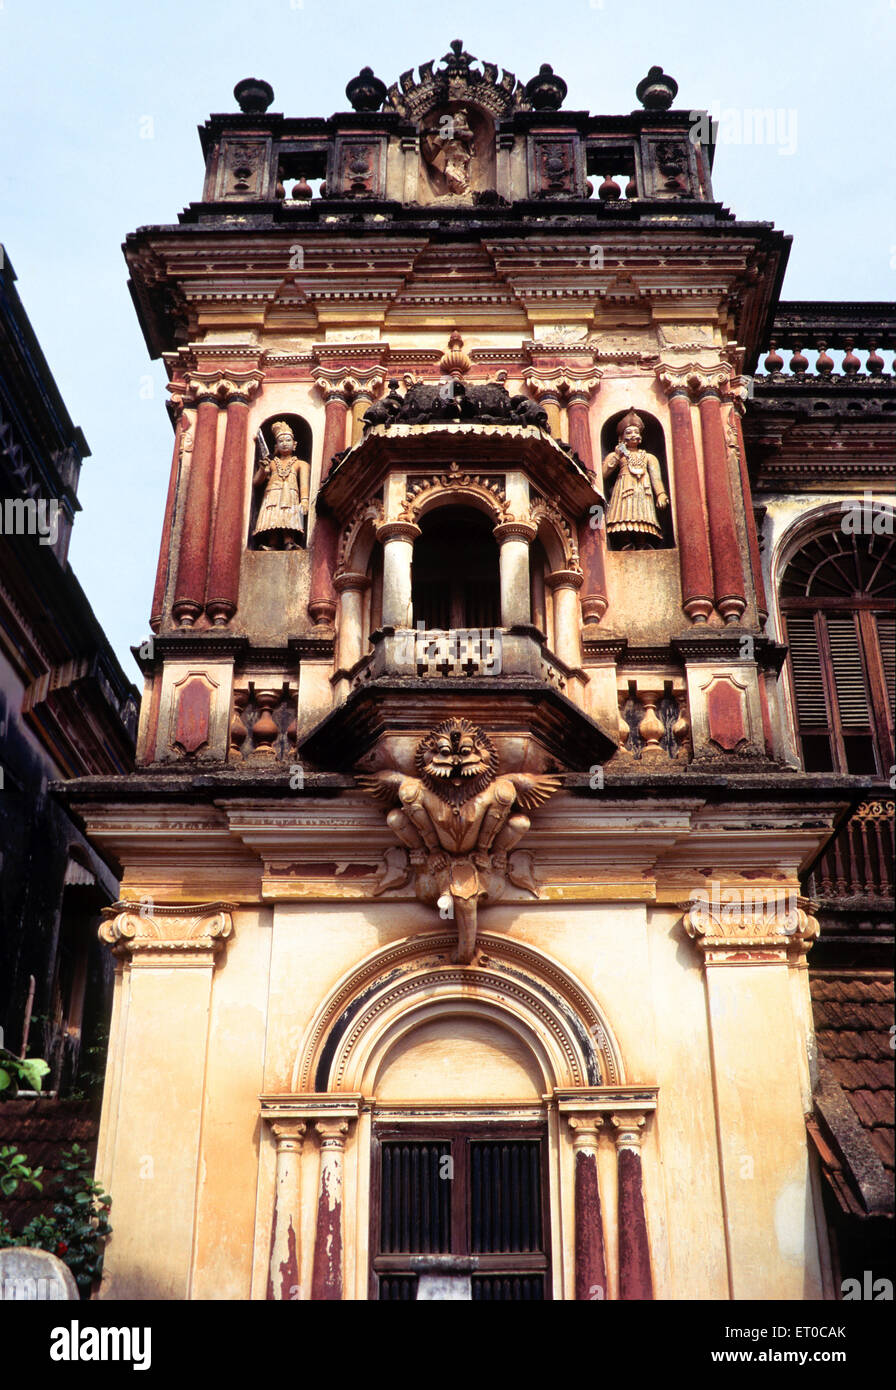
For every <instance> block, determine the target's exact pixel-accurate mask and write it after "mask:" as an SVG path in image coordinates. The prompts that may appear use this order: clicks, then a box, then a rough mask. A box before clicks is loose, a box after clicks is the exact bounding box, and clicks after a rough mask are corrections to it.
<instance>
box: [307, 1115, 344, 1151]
mask: <svg viewBox="0 0 896 1390" xmlns="http://www.w3.org/2000/svg"><path fill="white" fill-rule="evenodd" d="M348 1125H349V1122H348V1120H315V1121H314V1128H315V1129H316V1130H317V1133H318V1135H319V1136H320V1146H321V1148H322V1149H336V1150H338V1151H339V1152H340V1153H341V1152H342V1150H343V1149H344V1148H345V1141H346V1139H347V1138H348Z"/></svg>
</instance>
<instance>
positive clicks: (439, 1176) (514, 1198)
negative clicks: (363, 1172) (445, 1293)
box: [371, 1126, 550, 1302]
mask: <svg viewBox="0 0 896 1390" xmlns="http://www.w3.org/2000/svg"><path fill="white" fill-rule="evenodd" d="M487 1134H488V1137H487V1138H486V1137H484V1135H483V1130H482V1128H481V1127H479V1128H478V1129H473V1128H472V1127H471V1128H464V1129H461V1128H458V1127H453V1126H446V1127H445V1128H444V1130H443V1131H440V1133H439V1134H438V1135H436V1134H427V1135H425V1136H422V1135H420V1133H419V1131H418V1130H415V1132H414V1134H413V1137H411V1136H410V1135H409V1134H408V1132H407V1131H406V1130H405V1131H403V1132H402V1131H398V1130H391V1129H382V1128H381V1129H378V1130H377V1132H376V1133H375V1135H374V1146H373V1192H372V1201H371V1225H372V1230H371V1236H372V1240H371V1249H372V1250H373V1252H374V1255H373V1260H372V1269H371V1298H375V1299H379V1300H380V1301H384V1300H388V1301H400V1302H409V1301H411V1300H413V1299H415V1298H416V1296H417V1279H416V1275H415V1274H414V1273H413V1266H412V1264H411V1259H412V1257H413V1256H414V1255H429V1254H451V1255H474V1256H476V1258H477V1260H478V1268H477V1270H476V1272H475V1273H474V1274H473V1276H472V1284H473V1288H472V1294H473V1299H474V1300H477V1301H492V1302H531V1301H534V1300H543V1299H546V1298H549V1297H550V1290H549V1272H550V1265H549V1260H548V1255H547V1248H546V1238H545V1230H546V1220H545V1213H546V1205H547V1203H546V1175H545V1162H544V1146H545V1137H544V1134H543V1132H542V1130H541V1129H540V1128H533V1127H531V1126H528V1127H521V1126H516V1127H514V1128H508V1129H504V1128H501V1129H496V1128H495V1127H494V1126H489V1127H488V1130H487Z"/></svg>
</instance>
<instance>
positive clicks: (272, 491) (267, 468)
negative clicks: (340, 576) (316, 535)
mask: <svg viewBox="0 0 896 1390" xmlns="http://www.w3.org/2000/svg"><path fill="white" fill-rule="evenodd" d="M271 434H272V435H273V437H274V453H273V456H271V455H270V454H269V452H268V448H267V444H266V443H265V439H264V435H263V434H262V432H261V430H259V431H258V434H257V436H256V440H255V444H256V456H257V460H258V462H257V465H256V468H255V476H254V478H253V479H252V482H253V484H254V486H255V487H260V486H261V485H262V484H264V497H263V498H262V501H261V507H260V508H259V512H258V521H257V523H256V526H255V531H254V532H253V535H254V537H255V544H256V546H257V548H258V549H259V550H295V549H296V548H297V546H298V545H299V544H300V542H301V539H302V537H303V536H304V534H305V518H306V516H307V515H308V491H309V487H310V482H311V465H310V464H309V463H308V461H307V460H306V459H300V458H297V457H296V440H295V435H294V434H293V432H292V430H291V429H290V427H289V425H288V424H287V423H286V421H285V420H277V421H275V423H274V424H273V425H272V426H271Z"/></svg>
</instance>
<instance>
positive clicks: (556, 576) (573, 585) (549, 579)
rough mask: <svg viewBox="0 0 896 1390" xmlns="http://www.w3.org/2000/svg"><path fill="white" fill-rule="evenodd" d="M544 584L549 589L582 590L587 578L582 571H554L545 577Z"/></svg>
mask: <svg viewBox="0 0 896 1390" xmlns="http://www.w3.org/2000/svg"><path fill="white" fill-rule="evenodd" d="M544 582H545V584H547V586H548V588H549V589H581V587H582V585H583V584H584V582H585V576H584V575H583V573H582V571H581V570H573V569H568V570H554V572H553V574H547V575H545V580H544Z"/></svg>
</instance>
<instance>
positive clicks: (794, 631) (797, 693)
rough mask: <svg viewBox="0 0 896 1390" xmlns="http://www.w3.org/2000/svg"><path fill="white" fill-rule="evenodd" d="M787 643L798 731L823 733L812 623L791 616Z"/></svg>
mask: <svg viewBox="0 0 896 1390" xmlns="http://www.w3.org/2000/svg"><path fill="white" fill-rule="evenodd" d="M787 640H788V642H789V644H790V670H791V675H792V677H793V694H794V699H795V701H796V713H797V720H798V722H799V725H800V729H826V728H828V726H829V723H830V721H829V718H828V706H827V700H826V698H825V690H824V678H823V676H822V671H821V652H820V651H819V648H818V636H817V634H816V631H815V619H814V618H813V617H812V615H811V613H810V614H807V615H806V616H803V615H802V614H801V615H799V616H798V615H797V614H796V613H791V614H789V615H788V618H787Z"/></svg>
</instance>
